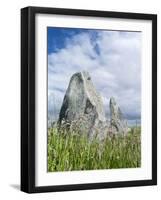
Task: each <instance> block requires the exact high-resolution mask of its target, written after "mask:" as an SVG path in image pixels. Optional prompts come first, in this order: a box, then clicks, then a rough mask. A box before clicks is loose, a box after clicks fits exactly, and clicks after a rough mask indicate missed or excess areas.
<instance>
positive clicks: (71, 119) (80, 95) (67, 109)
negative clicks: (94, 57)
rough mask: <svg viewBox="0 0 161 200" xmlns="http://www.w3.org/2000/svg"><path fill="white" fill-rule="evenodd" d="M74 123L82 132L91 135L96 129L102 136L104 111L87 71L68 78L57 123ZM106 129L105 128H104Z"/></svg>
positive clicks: (104, 123)
mask: <svg viewBox="0 0 161 200" xmlns="http://www.w3.org/2000/svg"><path fill="white" fill-rule="evenodd" d="M63 121H64V122H65V123H66V124H69V125H71V124H74V126H75V127H76V128H77V129H78V130H79V131H80V132H82V133H86V134H87V135H88V136H89V137H93V136H94V135H95V134H96V132H97V130H98V132H99V133H98V134H99V136H100V137H104V136H103V135H104V134H105V128H103V129H102V131H101V127H103V126H104V127H106V126H107V124H106V119H105V112H104V108H103V102H102V99H101V96H100V95H99V94H98V92H97V91H96V89H95V87H94V85H93V83H92V80H91V77H90V75H89V73H88V72H86V71H83V72H78V73H75V74H74V75H73V76H72V77H71V80H70V83H69V86H68V89H67V91H66V94H65V96H64V100H63V104H62V107H61V110H60V114H59V124H60V125H61V124H62V122H63ZM106 130H107V129H106Z"/></svg>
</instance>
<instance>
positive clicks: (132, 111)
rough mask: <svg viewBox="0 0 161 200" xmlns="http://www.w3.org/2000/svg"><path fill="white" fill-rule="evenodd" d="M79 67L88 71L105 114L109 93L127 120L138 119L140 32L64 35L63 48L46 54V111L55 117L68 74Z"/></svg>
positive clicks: (107, 107)
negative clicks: (101, 101)
mask: <svg viewBox="0 0 161 200" xmlns="http://www.w3.org/2000/svg"><path fill="white" fill-rule="evenodd" d="M83 70H87V71H89V73H90V75H91V77H92V81H93V83H94V85H95V87H96V89H97V91H98V92H99V93H100V94H101V96H102V99H103V102H104V107H105V110H106V114H107V116H109V99H110V97H111V96H113V97H115V98H116V100H117V102H118V104H119V105H120V107H121V108H122V111H123V113H124V115H125V116H126V118H127V119H128V120H131V121H135V120H136V119H138V120H140V112H141V111H140V107H141V105H140V102H141V100H140V95H141V33H140V32H121V31H88V30H87V31H84V32H80V33H79V34H75V35H72V36H71V37H70V38H67V39H66V41H65V46H64V47H63V48H61V49H59V50H57V51H56V52H53V53H50V54H49V55H48V111H49V113H50V114H51V113H52V114H53V115H55V118H57V117H58V113H59V110H60V107H61V104H62V101H63V97H64V94H65V91H66V89H67V87H68V83H69V80H70V77H71V76H72V74H74V73H75V72H78V71H83ZM54 109H55V110H54ZM55 113H56V114H55Z"/></svg>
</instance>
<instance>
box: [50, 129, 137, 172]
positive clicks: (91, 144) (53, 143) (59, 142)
mask: <svg viewBox="0 0 161 200" xmlns="http://www.w3.org/2000/svg"><path fill="white" fill-rule="evenodd" d="M140 135H141V128H140V127H132V128H131V129H130V131H129V132H128V134H127V135H126V136H119V135H118V136H112V137H107V138H106V139H105V140H104V141H102V142H100V141H99V140H98V139H97V138H94V139H93V140H92V141H89V139H88V137H87V136H86V135H81V134H78V133H75V132H73V131H71V132H66V131H65V130H64V131H63V133H62V132H61V133H60V131H59V130H58V129H57V128H56V127H53V128H49V129H48V158H47V159H48V172H57V171H73V170H95V169H116V168H136V167H140V166H141V141H140Z"/></svg>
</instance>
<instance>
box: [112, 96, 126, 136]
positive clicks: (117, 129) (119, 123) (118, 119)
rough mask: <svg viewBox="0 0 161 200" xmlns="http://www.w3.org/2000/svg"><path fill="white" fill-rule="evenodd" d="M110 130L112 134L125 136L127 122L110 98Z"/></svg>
mask: <svg viewBox="0 0 161 200" xmlns="http://www.w3.org/2000/svg"><path fill="white" fill-rule="evenodd" d="M110 114H111V122H110V129H111V132H112V133H113V134H123V135H125V134H127V132H128V126H127V121H126V120H125V119H124V117H123V114H122V112H121V109H120V107H119V106H118V105H117V103H116V101H115V99H114V98H113V97H111V98H110Z"/></svg>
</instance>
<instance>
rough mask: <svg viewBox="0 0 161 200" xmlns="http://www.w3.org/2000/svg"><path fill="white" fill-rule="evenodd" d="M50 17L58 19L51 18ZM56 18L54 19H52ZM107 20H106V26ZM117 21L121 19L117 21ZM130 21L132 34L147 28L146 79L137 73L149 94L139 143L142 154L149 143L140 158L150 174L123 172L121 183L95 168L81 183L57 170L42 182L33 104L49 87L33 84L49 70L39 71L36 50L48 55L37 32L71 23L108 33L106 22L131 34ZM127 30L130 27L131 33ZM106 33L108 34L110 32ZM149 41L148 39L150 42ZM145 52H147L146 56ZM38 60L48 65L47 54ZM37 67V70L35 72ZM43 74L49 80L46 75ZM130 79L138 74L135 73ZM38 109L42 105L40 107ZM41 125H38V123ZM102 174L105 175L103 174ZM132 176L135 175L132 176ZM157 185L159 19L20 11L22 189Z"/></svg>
mask: <svg viewBox="0 0 161 200" xmlns="http://www.w3.org/2000/svg"><path fill="white" fill-rule="evenodd" d="M39 16H40V17H39ZM52 16H56V17H55V18H53V19H52ZM57 16H58V20H57V19H56V18H57ZM59 17H60V18H59ZM49 18H51V19H49ZM72 18H73V21H72ZM78 18H80V19H78ZM88 19H89V22H88ZM65 20H66V21H67V22H65V23H64V24H63V21H65ZM81 20H82V21H81ZM90 20H91V21H90ZM106 20H109V21H107V23H105V22H106ZM110 20H111V21H110ZM119 20H121V22H120V21H119ZM78 21H79V22H78ZM48 22H49V24H48ZM125 22H127V25H124V23H125ZM133 22H136V24H135V25H133V29H131V30H135V29H136V31H137V27H143V28H144V27H145V29H143V33H145V34H143V36H142V40H143V41H144V44H145V46H144V45H143V46H142V50H141V51H142V55H143V58H142V63H143V65H144V63H146V64H147V68H145V71H149V74H148V75H147V77H146V76H144V77H142V76H143V74H144V73H142V75H141V81H142V83H144V81H145V85H146V84H147V86H148V88H144V87H143V85H142V90H141V91H142V92H143V91H145V95H146V93H148V91H149V93H150V94H149V96H147V97H148V99H149V101H148V100H147V98H146V101H147V102H148V103H149V104H148V103H147V105H146V106H145V109H144V110H148V112H147V113H144V112H142V113H141V115H147V116H143V119H142V121H144V120H145V122H148V124H151V125H150V128H149V127H148V129H149V130H148V132H149V133H148V134H147V135H148V136H145V145H144V144H143V145H142V146H143V147H142V148H143V149H142V152H144V151H146V148H148V145H149V144H150V147H149V152H148V155H145V159H144V155H143V154H142V159H143V160H145V162H146V160H150V161H149V163H148V161H147V166H146V169H147V172H146V173H147V174H148V175H147V176H146V174H145V175H144V173H142V174H143V175H144V176H141V175H139V173H138V177H137V178H136V179H135V178H130V176H129V178H127V179H125V176H127V174H126V169H125V174H124V172H123V171H124V170H122V171H121V173H123V176H122V177H121V178H120V179H118V178H111V179H109V180H108V177H110V176H111V175H110V173H111V171H112V170H111V171H110V172H109V170H106V169H105V171H104V172H103V174H104V176H103V175H101V172H100V173H99V170H95V172H94V173H95V175H94V174H92V173H93V172H89V173H91V174H86V175H85V176H86V177H87V180H85V179H82V180H81V176H82V177H83V175H82V173H81V172H79V171H77V172H76V173H75V174H76V175H72V176H71V174H72V172H59V173H58V174H59V176H55V177H54V178H48V177H47V178H46V177H45V175H43V173H44V174H45V173H46V174H47V171H45V172H43V173H42V172H40V173H39V172H38V171H39V169H38V165H37V162H38V163H39V160H38V159H39V158H38V155H40V154H41V152H39V150H40V148H42V149H43V148H46V146H45V147H43V145H42V144H44V143H41V142H40V144H37V143H36V142H37V141H38V140H39V141H41V140H43V139H41V136H42V135H37V134H39V133H38V132H39V131H40V128H41V127H40V128H39V127H38V126H39V125H40V123H39V125H38V123H37V121H38V118H39V115H40V112H38V109H39V108H40V107H39V106H38V104H39V103H38V102H37V100H38V99H39V98H37V95H38V93H39V94H40V93H41V92H38V90H39V89H38V87H39V88H40V89H41V88H43V89H44V92H42V93H41V94H42V95H44V94H47V88H46V87H47V84H46V85H43V84H44V81H47V79H46V78H45V80H44V81H42V80H41V81H42V84H40V85H41V86H39V85H38V84H39V83H40V82H41V81H40V82H39V81H37V79H38V78H37V76H38V75H37V74H38V73H39V74H41V75H40V77H42V76H44V72H45V71H47V70H46V69H47V64H46V65H43V68H42V67H40V68H39V64H40V61H39V59H40V57H43V54H42V53H41V52H40V53H38V51H39V49H44V50H45V51H47V43H46V41H47V40H43V39H44V37H43V34H41V33H43V32H44V33H45V31H46V27H50V26H51V24H52V23H55V27H57V26H58V27H59V25H60V27H66V24H68V23H69V26H68V28H69V27H72V28H73V27H74V28H75V26H76V24H79V26H78V27H79V28H86V29H87V28H88V27H89V29H92V27H95V23H99V24H100V25H99V27H101V26H102V30H103V29H106V28H104V27H103V24H106V26H107V27H108V25H109V27H110V24H112V25H113V24H116V26H115V27H114V28H113V30H126V31H127V30H130V26H132V25H131V24H132V23H133ZM72 23H73V25H72ZM139 23H140V24H141V25H140V24H139ZM146 23H147V24H146ZM112 25H111V27H112ZM53 27H54V26H53ZM78 27H77V28H78ZM117 27H118V29H117ZM120 27H122V28H120ZM127 27H129V29H128V28H127ZM43 29H45V31H43ZM100 29H101V28H100ZM110 29H111V30H112V28H110ZM140 30H142V29H140ZM45 36H46V35H45ZM149 38H150V40H148V39H149ZM41 41H42V43H41ZM43 41H44V43H43ZM40 43H41V44H40ZM146 45H147V46H146ZM44 47H45V48H44ZM145 47H147V48H145ZM145 51H146V53H145V56H144V52H145ZM37 54H38V55H37ZM44 55H45V54H44ZM147 55H149V57H147ZM41 62H43V64H44V63H47V55H45V58H43V60H41ZM38 68H39V69H40V70H39V72H38ZM42 69H43V70H42ZM148 69H149V70H148ZM41 70H42V71H41ZM45 76H47V74H46V75H45ZM134 76H137V75H135V74H134ZM46 96H47V95H46ZM46 96H44V98H47V97H46ZM39 97H40V96H39ZM42 98H43V97H42ZM43 103H44V102H43ZM145 104H146V103H145ZM40 105H44V104H41V103H40ZM45 109H46V106H45ZM46 112H47V111H46V110H41V113H42V115H43V114H44V113H46ZM37 113H38V114H37ZM149 113H151V114H149ZM40 122H42V121H41V120H40ZM148 124H147V123H145V128H144V125H143V124H142V125H141V128H142V127H143V130H147V129H146V125H147V126H148ZM44 126H45V127H46V126H47V124H45V125H44ZM42 134H44V136H43V137H46V135H47V132H44V130H43V131H42ZM143 135H144V134H143ZM43 137H42V138H43ZM142 137H143V136H142ZM146 137H147V138H146ZM142 140H143V138H142ZM142 140H141V142H142ZM146 142H147V143H146ZM39 147H40V148H39ZM144 147H145V149H144ZM45 154H46V152H45ZM45 154H43V155H45ZM42 160H45V161H44V162H46V160H47V159H46V158H44V157H42ZM143 162H144V161H142V163H143ZM44 166H46V165H44ZM129 170H130V169H129ZM140 170H141V169H140ZM127 171H128V170H127ZM144 171H146V170H145V169H144V170H143V171H141V172H144ZM106 172H107V174H105V173H106ZM52 173H55V172H52ZM65 173H66V174H65ZM80 173H81V174H80ZM113 173H114V175H113V177H115V173H116V174H117V170H116V171H114V172H113ZM119 173H120V172H119ZM130 173H131V171H129V172H128V174H130ZM132 173H133V172H132ZM132 173H131V174H132ZM73 174H74V173H73ZM93 175H94V176H93ZM38 176H42V177H38ZM64 176H66V177H68V180H69V179H70V180H71V179H73V182H70V181H67V179H64V178H63V177H64ZM91 176H92V177H96V178H93V179H94V182H93V181H91V178H90V177H91ZM111 177H112V176H111ZM133 177H135V174H134V176H133ZM88 178H89V179H88ZM49 179H50V180H49ZM59 179H61V180H62V181H61V182H58V180H59ZM37 180H41V181H40V182H41V183H43V181H44V184H41V183H40V184H38V183H37V182H38V181H37ZM95 180H96V181H95ZM101 180H102V181H101ZM63 181H64V182H63ZM68 182H69V183H68ZM156 184H157V15H155V14H142V13H124V12H111V11H96V10H76V9H64V8H45V7H26V8H22V9H21V191H24V192H27V193H37V192H58V191H69V190H86V189H105V188H117V187H131V186H148V185H156Z"/></svg>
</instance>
